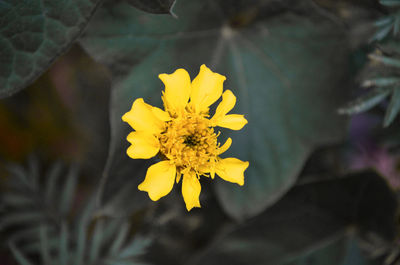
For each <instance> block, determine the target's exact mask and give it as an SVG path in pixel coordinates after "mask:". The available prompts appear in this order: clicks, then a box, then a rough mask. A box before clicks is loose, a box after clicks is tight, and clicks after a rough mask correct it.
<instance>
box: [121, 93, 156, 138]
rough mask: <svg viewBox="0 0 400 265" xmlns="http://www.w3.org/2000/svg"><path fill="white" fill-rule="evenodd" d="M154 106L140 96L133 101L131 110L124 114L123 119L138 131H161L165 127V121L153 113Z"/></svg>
mask: <svg viewBox="0 0 400 265" xmlns="http://www.w3.org/2000/svg"><path fill="white" fill-rule="evenodd" d="M152 108H153V107H152V106H151V105H149V104H147V103H145V102H144V101H143V98H138V99H136V100H135V101H134V102H133V104H132V108H131V110H130V111H128V112H127V113H125V114H124V115H123V116H122V120H123V121H124V122H127V123H128V124H129V125H130V126H131V127H132V128H133V129H134V130H136V131H148V132H149V133H159V132H161V131H162V130H163V128H164V122H163V121H161V120H160V119H158V118H157V117H156V116H155V115H154V114H153V112H152Z"/></svg>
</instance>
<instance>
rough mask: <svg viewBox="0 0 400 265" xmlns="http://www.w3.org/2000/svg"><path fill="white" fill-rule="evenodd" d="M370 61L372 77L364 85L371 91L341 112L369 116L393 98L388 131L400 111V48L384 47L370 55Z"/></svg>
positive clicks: (387, 119) (369, 66)
mask: <svg viewBox="0 0 400 265" xmlns="http://www.w3.org/2000/svg"><path fill="white" fill-rule="evenodd" d="M369 59H370V63H369V64H368V65H367V66H366V69H367V70H366V72H367V73H368V75H369V77H366V79H365V80H364V81H363V82H362V84H361V85H362V86H363V87H365V88H367V89H369V91H368V92H367V93H364V94H363V95H361V96H360V97H358V98H357V99H355V100H354V101H351V102H349V103H348V104H347V105H346V106H345V107H342V108H340V109H339V110H338V112H339V113H340V114H349V115H354V114H357V113H361V112H365V111H368V110H370V109H372V108H373V107H375V106H377V105H379V104H381V103H382V102H384V100H385V99H386V98H388V97H390V102H389V104H388V105H387V107H386V113H385V117H384V120H383V126H384V127H387V126H389V125H390V124H391V123H392V122H393V121H394V119H395V118H396V116H397V115H398V114H399V111H400V47H399V46H398V44H397V43H395V42H391V43H390V44H389V45H388V44H386V45H385V44H383V45H381V47H380V48H379V49H377V50H376V51H375V52H374V53H372V54H370V55H369Z"/></svg>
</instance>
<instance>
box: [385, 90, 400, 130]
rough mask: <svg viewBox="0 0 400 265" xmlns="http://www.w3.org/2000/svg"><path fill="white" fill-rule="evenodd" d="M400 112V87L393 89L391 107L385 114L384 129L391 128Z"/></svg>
mask: <svg viewBox="0 0 400 265" xmlns="http://www.w3.org/2000/svg"><path fill="white" fill-rule="evenodd" d="M399 111H400V87H396V88H394V89H393V93H392V97H391V99H390V103H389V106H388V108H387V110H386V113H385V120H384V122H383V126H384V127H387V126H389V125H390V124H391V123H392V122H393V120H394V119H395V118H396V116H397V114H398V113H399Z"/></svg>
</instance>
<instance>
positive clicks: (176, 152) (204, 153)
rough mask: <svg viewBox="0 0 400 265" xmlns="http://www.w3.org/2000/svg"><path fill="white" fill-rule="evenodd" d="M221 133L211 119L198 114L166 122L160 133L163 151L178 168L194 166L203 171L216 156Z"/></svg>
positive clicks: (195, 168) (161, 149)
mask: <svg viewBox="0 0 400 265" xmlns="http://www.w3.org/2000/svg"><path fill="white" fill-rule="evenodd" d="M217 137H218V134H217V133H215V132H214V129H213V128H211V127H210V126H209V120H208V119H206V118H204V117H202V116H201V115H198V114H193V113H192V114H187V116H186V117H182V118H178V119H174V120H171V121H169V122H167V126H166V130H165V131H164V132H162V133H161V134H160V153H161V155H162V156H164V157H166V158H167V159H169V160H171V161H173V162H174V164H175V165H176V167H177V171H178V172H181V173H184V172H187V171H189V170H193V171H194V172H196V174H197V175H203V174H204V172H203V171H202V168H205V167H207V166H208V165H209V164H210V163H213V162H215V161H216V159H217V154H218V153H217V152H218V148H219V144H218V142H217Z"/></svg>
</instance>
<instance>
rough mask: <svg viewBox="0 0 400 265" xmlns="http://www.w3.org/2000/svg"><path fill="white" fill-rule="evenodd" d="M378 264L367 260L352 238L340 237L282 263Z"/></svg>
mask: <svg viewBox="0 0 400 265" xmlns="http://www.w3.org/2000/svg"><path fill="white" fill-rule="evenodd" d="M314 264H317V265H373V264H376V265H378V264H379V263H377V262H374V261H371V260H368V259H367V258H366V257H365V256H364V255H363V254H362V252H361V250H360V248H359V246H358V245H357V242H356V240H355V239H354V238H351V237H348V238H340V239H339V240H334V241H333V242H329V243H328V244H326V245H324V246H321V247H319V248H318V249H313V250H311V251H308V252H306V253H304V254H302V255H300V256H299V257H296V258H292V259H291V261H290V262H284V263H282V265H314Z"/></svg>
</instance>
